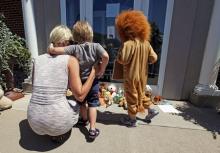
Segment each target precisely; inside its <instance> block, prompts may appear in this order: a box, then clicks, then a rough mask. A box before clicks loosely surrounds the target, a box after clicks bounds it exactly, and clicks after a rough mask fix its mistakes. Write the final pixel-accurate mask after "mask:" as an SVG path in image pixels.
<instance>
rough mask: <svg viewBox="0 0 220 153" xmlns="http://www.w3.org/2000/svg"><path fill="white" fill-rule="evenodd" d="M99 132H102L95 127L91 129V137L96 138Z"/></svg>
mask: <svg viewBox="0 0 220 153" xmlns="http://www.w3.org/2000/svg"><path fill="white" fill-rule="evenodd" d="M99 133H100V131H99V129H95V130H92V129H89V138H90V139H95V138H96V137H97V136H98V135H99Z"/></svg>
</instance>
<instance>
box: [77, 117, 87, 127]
mask: <svg viewBox="0 0 220 153" xmlns="http://www.w3.org/2000/svg"><path fill="white" fill-rule="evenodd" d="M88 124H89V121H88V120H84V119H83V118H79V120H78V122H77V123H76V125H79V126H87V125H88Z"/></svg>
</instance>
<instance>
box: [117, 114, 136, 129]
mask: <svg viewBox="0 0 220 153" xmlns="http://www.w3.org/2000/svg"><path fill="white" fill-rule="evenodd" d="M120 120H121V123H122V124H124V125H126V126H127V127H136V126H137V124H136V122H137V121H136V119H131V118H130V117H129V116H125V117H122V118H121V119H120Z"/></svg>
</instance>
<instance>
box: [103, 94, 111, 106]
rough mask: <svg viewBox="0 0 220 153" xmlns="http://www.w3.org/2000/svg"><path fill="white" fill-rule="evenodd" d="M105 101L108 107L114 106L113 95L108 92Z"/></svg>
mask: <svg viewBox="0 0 220 153" xmlns="http://www.w3.org/2000/svg"><path fill="white" fill-rule="evenodd" d="M104 101H105V103H106V107H108V106H110V105H112V104H113V98H112V95H111V93H110V92H109V91H106V92H105V93H104Z"/></svg>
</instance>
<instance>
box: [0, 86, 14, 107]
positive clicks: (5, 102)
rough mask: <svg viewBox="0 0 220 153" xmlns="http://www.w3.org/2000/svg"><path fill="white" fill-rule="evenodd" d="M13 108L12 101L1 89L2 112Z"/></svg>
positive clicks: (0, 105)
mask: <svg viewBox="0 0 220 153" xmlns="http://www.w3.org/2000/svg"><path fill="white" fill-rule="evenodd" d="M11 107H12V100H11V99H9V98H7V97H6V96H4V91H3V90H2V89H1V88H0V111H3V110H6V109H9V108H11Z"/></svg>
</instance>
